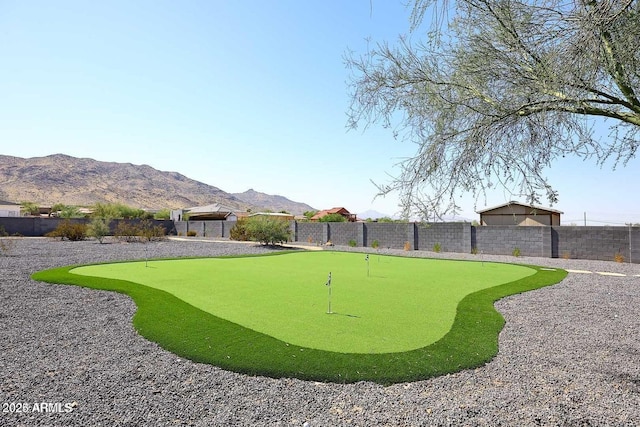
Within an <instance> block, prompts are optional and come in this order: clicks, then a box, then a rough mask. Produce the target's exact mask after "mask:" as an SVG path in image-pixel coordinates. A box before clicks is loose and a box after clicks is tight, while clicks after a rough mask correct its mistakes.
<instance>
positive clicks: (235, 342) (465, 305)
mask: <svg viewBox="0 0 640 427" xmlns="http://www.w3.org/2000/svg"><path fill="white" fill-rule="evenodd" d="M367 264H368V270H367ZM329 272H331V273H332V286H331V291H332V309H333V312H334V314H327V308H328V307H327V305H328V301H327V297H328V288H327V287H326V286H324V285H325V282H326V281H327V276H328V273H329ZM565 275H566V272H564V271H562V270H541V269H538V268H536V267H532V266H519V265H511V264H498V263H481V262H463V261H447V260H432V259H417V258H404V257H390V256H379V255H369V260H368V263H367V261H366V256H365V254H362V253H340V252H324V251H323V252H296V253H292V252H288V253H281V254H277V256H250V257H235V258H226V257H225V258H206V259H178V260H153V261H149V262H145V261H142V262H127V263H112V264H98V265H91V266H83V267H77V268H73V267H64V268H60V269H53V270H48V271H45V272H40V273H36V274H35V275H34V278H35V279H37V280H43V281H49V282H58V283H69V284H78V285H81V286H88V287H94V288H100V289H111V290H116V291H118V292H123V293H126V294H128V295H130V296H131V297H132V298H133V299H134V300H135V301H136V303H137V304H138V307H139V310H138V312H137V313H136V315H135V317H134V325H135V326H136V328H137V329H138V331H139V332H140V333H141V334H142V335H144V336H146V337H147V338H149V339H151V340H153V341H156V342H158V343H160V344H161V345H163V346H164V347H165V348H167V349H169V350H171V351H174V352H175V353H177V354H180V355H182V356H184V357H187V358H190V359H193V360H196V361H202V362H206V363H212V364H215V365H218V366H221V367H224V368H227V369H231V370H235V371H239V372H245V373H250V374H262V375H269V376H275V377H281V376H288V377H298V378H304V379H315V380H322V381H336V382H352V381H359V380H372V381H377V382H381V383H392V382H399V381H410V380H415V379H421V378H426V377H429V376H433V375H439V374H443V373H446V372H454V371H456V370H460V369H464V368H469V367H474V366H479V365H481V364H482V363H485V362H486V361H487V360H490V359H491V358H492V357H493V356H494V355H495V353H496V352H497V334H498V333H499V331H500V330H501V328H502V326H503V323H504V321H503V319H502V317H501V316H500V314H499V313H497V312H496V311H495V309H493V302H494V301H495V300H497V299H499V298H501V297H503V296H505V295H510V294H513V293H518V292H523V291H526V290H530V289H535V288H537V287H541V286H545V285H549V284H552V283H557V282H558V281H560V280H562V278H564V276H565Z"/></svg>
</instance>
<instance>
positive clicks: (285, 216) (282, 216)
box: [249, 212, 294, 221]
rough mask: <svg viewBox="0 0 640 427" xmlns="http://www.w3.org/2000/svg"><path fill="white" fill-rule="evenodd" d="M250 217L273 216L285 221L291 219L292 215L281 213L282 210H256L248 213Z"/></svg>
mask: <svg viewBox="0 0 640 427" xmlns="http://www.w3.org/2000/svg"><path fill="white" fill-rule="evenodd" d="M249 217H250V218H253V217H261V218H275V219H282V220H285V221H293V219H294V216H293V215H291V214H288V213H282V212H256V213H252V214H249Z"/></svg>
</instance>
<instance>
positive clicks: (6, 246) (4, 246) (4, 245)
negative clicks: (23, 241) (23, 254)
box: [0, 239, 14, 256]
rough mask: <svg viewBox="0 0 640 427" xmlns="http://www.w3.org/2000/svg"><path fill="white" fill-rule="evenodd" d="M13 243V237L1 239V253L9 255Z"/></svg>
mask: <svg viewBox="0 0 640 427" xmlns="http://www.w3.org/2000/svg"><path fill="white" fill-rule="evenodd" d="M13 245H14V241H13V240H11V239H0V255H3V256H9V254H10V253H11V249H13Z"/></svg>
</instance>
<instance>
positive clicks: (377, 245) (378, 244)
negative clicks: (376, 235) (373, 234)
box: [371, 240, 380, 249]
mask: <svg viewBox="0 0 640 427" xmlns="http://www.w3.org/2000/svg"><path fill="white" fill-rule="evenodd" d="M371 247H372V248H373V249H378V248H379V247H380V242H378V241H377V240H374V241H373V242H371Z"/></svg>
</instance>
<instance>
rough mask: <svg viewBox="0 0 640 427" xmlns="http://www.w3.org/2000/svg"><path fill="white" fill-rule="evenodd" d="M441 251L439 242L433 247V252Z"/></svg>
mask: <svg viewBox="0 0 640 427" xmlns="http://www.w3.org/2000/svg"><path fill="white" fill-rule="evenodd" d="M441 250H442V245H441V244H440V242H436V243H434V245H433V252H438V253H439V252H440V251H441Z"/></svg>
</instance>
